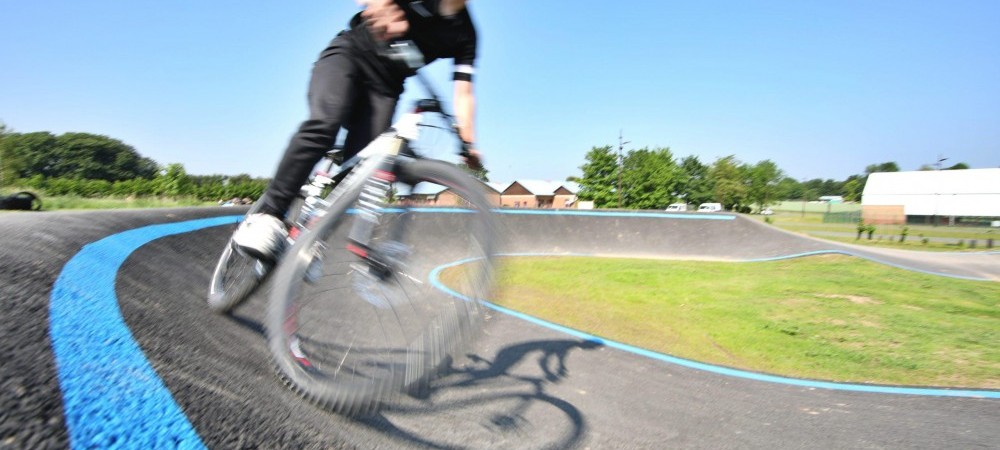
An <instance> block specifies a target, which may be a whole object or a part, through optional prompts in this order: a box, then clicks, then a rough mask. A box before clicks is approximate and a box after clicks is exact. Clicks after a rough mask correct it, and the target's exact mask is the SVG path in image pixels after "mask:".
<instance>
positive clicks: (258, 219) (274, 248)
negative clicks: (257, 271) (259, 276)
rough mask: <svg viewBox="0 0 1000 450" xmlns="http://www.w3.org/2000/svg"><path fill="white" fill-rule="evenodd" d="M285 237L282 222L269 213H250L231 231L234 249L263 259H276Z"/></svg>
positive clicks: (283, 247)
mask: <svg viewBox="0 0 1000 450" xmlns="http://www.w3.org/2000/svg"><path fill="white" fill-rule="evenodd" d="M287 239H288V229H287V228H285V224H284V222H282V221H281V220H280V219H278V218H277V217H274V216H272V215H270V214H251V215H250V216H248V217H247V218H246V219H245V220H244V221H243V223H241V224H240V227H239V228H237V229H236V233H233V245H234V246H235V247H236V250H238V251H240V252H242V253H244V254H246V255H249V256H250V257H253V258H257V259H261V260H264V261H274V260H276V259H277V257H278V255H280V254H281V252H282V251H283V250H284V249H285V244H286V242H287Z"/></svg>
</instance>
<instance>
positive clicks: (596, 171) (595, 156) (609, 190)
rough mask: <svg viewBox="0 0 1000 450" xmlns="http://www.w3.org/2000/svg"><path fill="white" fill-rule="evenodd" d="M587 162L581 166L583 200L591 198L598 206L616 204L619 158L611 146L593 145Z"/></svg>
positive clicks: (604, 206)
mask: <svg viewBox="0 0 1000 450" xmlns="http://www.w3.org/2000/svg"><path fill="white" fill-rule="evenodd" d="M586 160H587V162H586V163H584V165H582V166H580V170H582V171H583V176H582V177H581V178H580V193H579V197H580V199H581V200H590V201H593V202H594V206H596V207H598V208H606V207H609V206H616V205H617V204H618V193H617V192H616V186H617V185H618V158H617V156H616V155H615V154H614V152H612V151H611V146H604V147H593V148H591V149H590V151H589V152H587V156H586Z"/></svg>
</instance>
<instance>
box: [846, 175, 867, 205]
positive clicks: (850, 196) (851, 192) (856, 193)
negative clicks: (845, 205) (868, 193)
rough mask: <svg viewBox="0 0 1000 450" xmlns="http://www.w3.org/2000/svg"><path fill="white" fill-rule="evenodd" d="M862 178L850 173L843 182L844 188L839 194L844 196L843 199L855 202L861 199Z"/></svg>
mask: <svg viewBox="0 0 1000 450" xmlns="http://www.w3.org/2000/svg"><path fill="white" fill-rule="evenodd" d="M863 189H864V179H862V177H860V176H858V175H851V176H850V177H848V178H847V181H846V182H844V190H843V191H842V193H841V195H843V196H844V200H846V201H849V202H857V201H860V200H861V194H862V193H863V192H864V191H863Z"/></svg>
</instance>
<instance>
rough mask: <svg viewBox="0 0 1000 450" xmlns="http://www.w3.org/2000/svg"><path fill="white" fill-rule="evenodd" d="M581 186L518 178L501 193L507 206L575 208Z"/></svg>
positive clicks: (503, 205)
mask: <svg viewBox="0 0 1000 450" xmlns="http://www.w3.org/2000/svg"><path fill="white" fill-rule="evenodd" d="M579 191H580V186H579V185H578V184H576V183H573V182H555V181H544V180H517V181H514V182H513V183H510V184H509V185H508V186H507V188H506V189H505V190H504V191H503V192H502V193H501V195H500V206H502V207H505V208H559V209H561V208H575V207H576V203H577V200H578V199H577V196H576V194H577V193H578V192H579Z"/></svg>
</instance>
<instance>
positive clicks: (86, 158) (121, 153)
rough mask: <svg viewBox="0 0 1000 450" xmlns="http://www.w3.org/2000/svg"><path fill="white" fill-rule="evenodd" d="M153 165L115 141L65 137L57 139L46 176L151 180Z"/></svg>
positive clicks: (89, 136)
mask: <svg viewBox="0 0 1000 450" xmlns="http://www.w3.org/2000/svg"><path fill="white" fill-rule="evenodd" d="M156 169H157V167H156V164H155V163H154V162H153V161H152V160H149V159H147V158H143V157H141V156H140V155H139V154H138V152H136V151H135V149H134V148H132V146H130V145H127V144H125V143H124V142H122V141H119V140H118V139H112V138H109V137H107V136H101V135H96V134H89V133H65V134H62V135H59V137H58V138H56V147H55V149H54V150H53V152H52V156H51V158H49V171H50V172H49V173H48V174H46V175H47V176H55V177H63V178H83V179H88V180H106V181H111V182H114V181H121V180H128V179H131V178H151V177H153V176H154V175H155V174H156Z"/></svg>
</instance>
